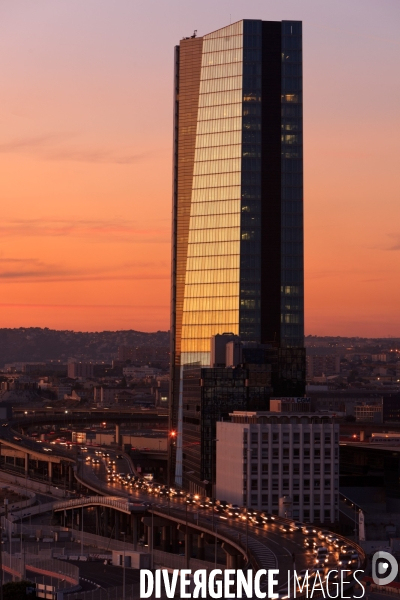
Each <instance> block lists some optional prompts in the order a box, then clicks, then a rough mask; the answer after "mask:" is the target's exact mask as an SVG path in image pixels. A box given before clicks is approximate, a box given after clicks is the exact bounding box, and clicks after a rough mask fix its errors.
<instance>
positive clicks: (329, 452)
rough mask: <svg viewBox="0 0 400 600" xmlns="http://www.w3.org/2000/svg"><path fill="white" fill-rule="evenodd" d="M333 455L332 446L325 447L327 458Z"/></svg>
mask: <svg viewBox="0 0 400 600" xmlns="http://www.w3.org/2000/svg"><path fill="white" fill-rule="evenodd" d="M330 457H331V449H330V448H326V449H325V458H330Z"/></svg>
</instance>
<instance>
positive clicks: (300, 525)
mask: <svg viewBox="0 0 400 600" xmlns="http://www.w3.org/2000/svg"><path fill="white" fill-rule="evenodd" d="M290 527H291V528H292V529H293V531H300V530H301V529H302V528H303V523H299V521H292V522H291V523H290Z"/></svg>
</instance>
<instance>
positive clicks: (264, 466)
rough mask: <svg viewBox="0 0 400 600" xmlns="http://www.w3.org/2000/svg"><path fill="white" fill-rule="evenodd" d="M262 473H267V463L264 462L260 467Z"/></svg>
mask: <svg viewBox="0 0 400 600" xmlns="http://www.w3.org/2000/svg"><path fill="white" fill-rule="evenodd" d="M261 469H262V472H263V474H266V473H268V463H264V464H263V465H262V467H261Z"/></svg>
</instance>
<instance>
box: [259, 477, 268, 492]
mask: <svg viewBox="0 0 400 600" xmlns="http://www.w3.org/2000/svg"><path fill="white" fill-rule="evenodd" d="M261 485H262V489H263V490H267V489H268V479H263V480H262V482H261Z"/></svg>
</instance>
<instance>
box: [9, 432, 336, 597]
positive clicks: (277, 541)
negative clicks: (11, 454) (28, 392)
mask: <svg viewBox="0 0 400 600" xmlns="http://www.w3.org/2000/svg"><path fill="white" fill-rule="evenodd" d="M0 436H1V437H2V438H3V439H4V440H5V441H6V442H7V443H9V444H11V445H13V446H14V447H19V448H20V449H22V448H24V449H26V450H27V451H28V452H30V453H31V452H35V453H40V455H41V456H43V460H46V459H48V458H49V453H46V452H45V451H44V448H43V447H42V444H38V443H37V442H35V441H33V440H31V439H29V438H27V437H26V436H23V435H21V434H17V433H16V432H15V431H13V430H12V429H11V428H10V427H4V428H3V427H1V428H0ZM15 437H18V438H20V439H18V440H17V439H15ZM51 448H52V457H53V460H54V459H55V460H57V458H59V457H68V458H69V459H70V461H74V462H75V461H77V465H78V468H77V476H78V478H80V479H81V480H82V481H83V482H84V483H85V484H86V485H87V486H89V487H90V488H92V489H93V490H94V491H95V492H96V493H99V494H101V495H105V496H121V497H123V498H128V496H129V497H130V498H131V499H132V500H136V501H139V502H147V503H148V502H151V504H152V506H150V507H149V512H150V513H151V512H154V514H155V515H157V516H167V515H169V516H170V517H171V518H172V519H174V518H175V519H176V520H179V521H180V522H181V523H182V522H183V523H186V522H187V523H188V524H189V525H190V526H191V527H192V528H196V526H198V527H201V528H202V529H203V530H204V529H206V530H207V531H208V532H209V533H210V535H213V530H214V531H216V533H217V535H220V536H226V537H227V538H229V539H230V540H231V541H234V540H236V541H237V542H239V543H240V545H241V546H242V547H245V548H248V549H249V550H250V552H251V554H252V555H253V557H255V558H256V564H257V568H264V569H272V568H278V569H279V571H280V581H279V584H280V588H281V593H284V591H285V587H286V584H287V572H288V571H290V570H292V569H293V568H295V569H296V570H297V572H299V571H301V570H305V569H309V570H310V569H312V568H313V567H314V563H315V554H314V553H313V552H312V551H311V550H307V549H306V548H305V546H304V534H303V533H302V532H299V531H294V532H292V533H283V532H282V531H281V530H280V529H279V527H280V525H281V524H282V523H283V522H284V521H286V520H281V519H279V518H276V520H275V521H268V523H267V524H266V525H264V526H257V525H254V524H251V525H250V524H249V521H247V522H246V523H244V522H242V521H239V520H237V519H230V518H227V517H226V515H225V514H224V515H220V514H216V513H214V515H213V513H212V512H211V511H210V510H205V509H200V508H199V507H198V506H193V505H188V504H186V503H185V502H184V501H183V500H175V499H170V500H167V499H166V498H164V497H157V496H153V495H151V496H149V494H147V493H146V492H144V491H143V490H138V489H135V488H132V489H129V490H127V488H126V487H124V486H122V485H121V484H120V483H117V482H108V481H107V466H108V463H109V461H110V460H115V462H116V465H115V468H116V472H117V473H122V472H123V473H133V468H132V465H131V463H130V461H129V460H127V458H124V457H121V458H117V455H119V452H118V451H115V450H110V449H109V448H107V449H104V450H105V451H106V452H108V453H109V455H110V457H109V459H108V460H107V459H106V458H103V457H99V458H100V461H99V462H98V463H97V462H96V463H94V462H89V461H86V456H92V457H93V458H94V457H95V456H96V455H95V451H96V449H95V448H90V447H89V449H88V450H87V452H82V453H80V454H79V455H78V453H75V452H74V451H71V450H67V449H65V448H64V447H62V446H61V447H60V445H59V444H56V445H53V446H52V447H51ZM98 450H99V449H98ZM293 558H294V561H293ZM337 563H338V554H337V552H336V551H333V548H330V552H329V561H328V563H327V564H326V566H325V572H326V571H328V570H329V569H336V568H337Z"/></svg>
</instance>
